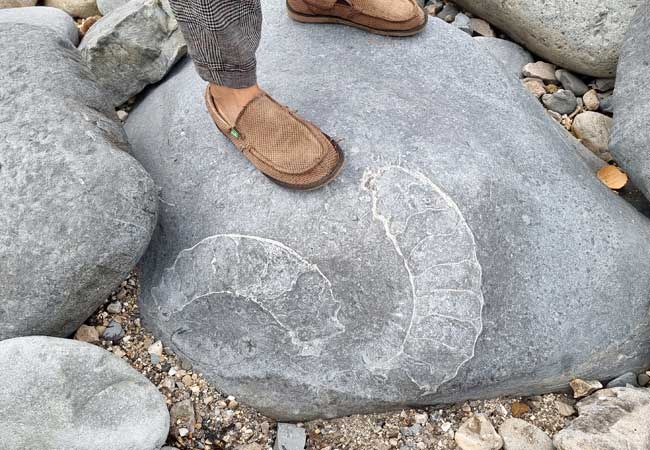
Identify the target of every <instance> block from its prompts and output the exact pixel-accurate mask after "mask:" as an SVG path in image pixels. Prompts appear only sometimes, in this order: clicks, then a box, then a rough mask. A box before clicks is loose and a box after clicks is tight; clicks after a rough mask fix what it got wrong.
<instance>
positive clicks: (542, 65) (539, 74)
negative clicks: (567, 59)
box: [522, 61, 557, 83]
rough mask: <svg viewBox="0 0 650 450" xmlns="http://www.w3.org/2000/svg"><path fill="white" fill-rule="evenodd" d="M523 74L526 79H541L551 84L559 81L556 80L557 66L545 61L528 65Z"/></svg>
mask: <svg viewBox="0 0 650 450" xmlns="http://www.w3.org/2000/svg"><path fill="white" fill-rule="evenodd" d="M522 74H523V75H524V77H531V78H539V79H540V80H544V81H546V82H550V83H554V82H556V81H557V78H555V66H554V65H553V64H549V63H547V62H544V61H537V62H535V63H528V64H526V65H525V66H524V68H523V70H522Z"/></svg>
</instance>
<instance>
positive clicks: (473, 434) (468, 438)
mask: <svg viewBox="0 0 650 450" xmlns="http://www.w3.org/2000/svg"><path fill="white" fill-rule="evenodd" d="M454 440H455V441H456V444H458V446H459V447H460V448H461V449H462V450H498V449H500V448H501V447H502V446H503V439H501V436H499V434H498V433H497V432H496V430H495V429H494V426H493V425H492V422H490V420H489V419H488V418H487V417H485V416H484V415H482V414H479V415H476V416H473V417H471V418H470V419H468V420H467V421H466V422H465V423H463V424H462V425H461V426H460V428H459V429H458V431H457V432H456V434H455V436H454Z"/></svg>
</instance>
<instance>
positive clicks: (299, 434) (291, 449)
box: [273, 423, 307, 450]
mask: <svg viewBox="0 0 650 450" xmlns="http://www.w3.org/2000/svg"><path fill="white" fill-rule="evenodd" d="M306 439H307V437H306V434H305V429H304V428H301V427H298V426H296V425H293V424H290V423H278V432H277V436H276V438H275V445H274V446H273V450H303V449H304V448H305V441H306Z"/></svg>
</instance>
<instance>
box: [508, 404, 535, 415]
mask: <svg viewBox="0 0 650 450" xmlns="http://www.w3.org/2000/svg"><path fill="white" fill-rule="evenodd" d="M510 411H511V413H512V417H521V416H523V415H524V414H526V413H529V412H530V407H529V406H528V405H527V404H525V403H522V402H512V405H510Z"/></svg>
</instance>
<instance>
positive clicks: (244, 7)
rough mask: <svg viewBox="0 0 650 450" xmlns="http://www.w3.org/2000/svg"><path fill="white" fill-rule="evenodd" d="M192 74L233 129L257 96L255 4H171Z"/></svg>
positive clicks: (203, 0)
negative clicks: (201, 81) (204, 83)
mask: <svg viewBox="0 0 650 450" xmlns="http://www.w3.org/2000/svg"><path fill="white" fill-rule="evenodd" d="M170 4H171V7H172V10H173V11H174V15H175V16H176V20H177V21H178V24H179V27H180V29H181V31H182V32H183V35H184V36H185V40H186V41H187V46H188V50H189V53H190V56H191V57H192V60H193V61H194V65H195V66H196V70H197V72H198V73H199V75H200V76H201V78H203V79H204V80H206V81H207V82H208V83H210V92H211V93H212V96H213V97H214V99H215V102H216V104H217V106H218V107H219V110H220V111H221V112H222V113H223V114H224V116H226V117H227V118H228V119H229V120H231V121H232V122H233V123H234V121H235V119H236V118H237V116H238V115H239V112H240V111H241V110H242V109H243V108H244V106H246V105H247V104H248V103H249V102H250V101H251V100H252V99H253V98H255V97H256V96H257V95H259V94H260V93H261V91H260V89H259V87H258V86H257V76H256V62H255V52H256V51H257V47H258V45H259V41H260V32H261V28H262V10H261V7H260V0H170Z"/></svg>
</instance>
